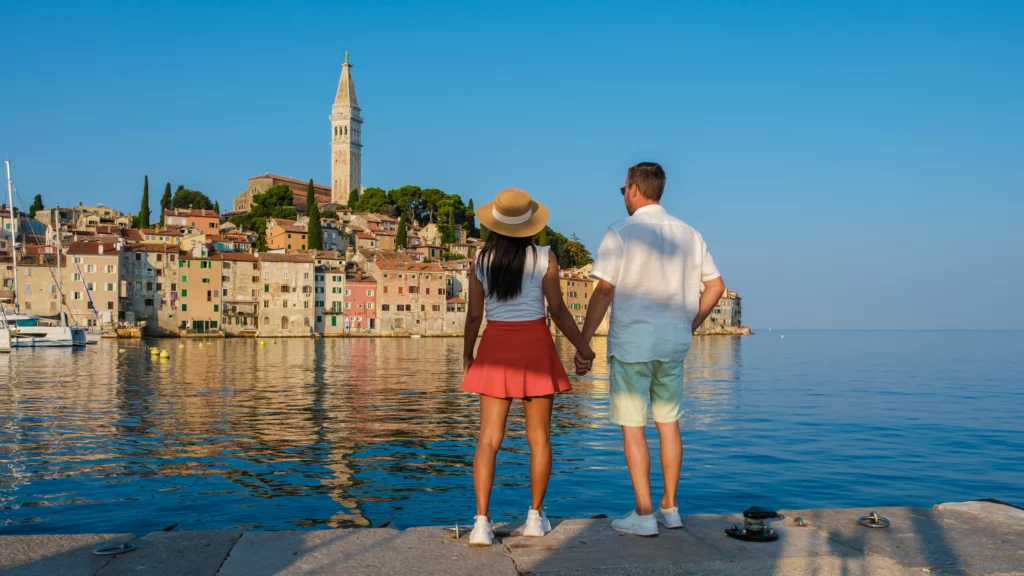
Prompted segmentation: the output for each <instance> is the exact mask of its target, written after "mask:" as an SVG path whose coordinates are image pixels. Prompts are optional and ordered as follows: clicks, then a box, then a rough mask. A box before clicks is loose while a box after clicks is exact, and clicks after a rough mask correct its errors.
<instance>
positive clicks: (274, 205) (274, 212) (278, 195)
mask: <svg viewBox="0 0 1024 576" xmlns="http://www.w3.org/2000/svg"><path fill="white" fill-rule="evenodd" d="M249 214H250V215H251V216H255V217H263V218H282V219H284V220H295V216H296V214H295V206H294V205H293V204H292V189H291V188H289V187H288V186H287V185H285V184H278V185H276V186H271V187H270V188H267V189H266V190H264V191H263V192H262V193H260V194H253V196H252V202H251V203H250V205H249Z"/></svg>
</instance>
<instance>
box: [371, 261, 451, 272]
mask: <svg viewBox="0 0 1024 576" xmlns="http://www.w3.org/2000/svg"><path fill="white" fill-rule="evenodd" d="M373 264H374V266H376V267H377V268H378V269H380V270H404V271H407V272H444V269H442V268H441V266H440V265H438V264H420V263H418V262H387V261H385V260H377V261H375V262H374V263H373Z"/></svg>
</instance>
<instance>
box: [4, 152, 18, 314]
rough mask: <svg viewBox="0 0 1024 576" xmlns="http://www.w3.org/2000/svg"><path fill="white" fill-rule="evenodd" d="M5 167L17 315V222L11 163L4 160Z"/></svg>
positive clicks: (16, 310) (13, 286)
mask: <svg viewBox="0 0 1024 576" xmlns="http://www.w3.org/2000/svg"><path fill="white" fill-rule="evenodd" d="M4 165H5V166H7V207H8V208H10V210H11V258H12V259H13V261H14V281H13V282H12V283H11V287H12V288H14V313H15V314H17V313H18V310H19V306H18V246H17V244H18V221H17V220H15V219H14V195H13V194H12V193H11V188H12V187H13V185H12V184H11V161H10V160H5V161H4Z"/></svg>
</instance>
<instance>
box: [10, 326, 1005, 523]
mask: <svg viewBox="0 0 1024 576" xmlns="http://www.w3.org/2000/svg"><path fill="white" fill-rule="evenodd" d="M792 341H793V342H794V344H795V345H799V339H797V338H793V339H792ZM777 342H778V341H777V340H772V341H768V340H763V341H758V340H756V339H740V338H738V337H737V338H730V337H702V338H695V339H694V341H693V345H692V348H691V352H690V355H689V357H688V358H687V362H686V366H687V370H686V395H687V399H686V420H685V422H684V430H685V435H686V462H685V464H684V468H685V471H684V478H683V486H682V490H683V491H684V492H685V493H687V494H690V495H691V496H694V497H693V498H691V499H689V500H687V499H686V498H684V501H687V502H689V505H686V506H687V507H688V509H696V510H700V511H709V512H710V511H719V510H722V509H733V508H734V507H735V506H738V505H739V504H738V499H740V498H745V496H744V494H746V495H748V496H749V494H751V493H753V494H762V495H771V496H772V498H774V500H772V501H770V502H766V503H772V502H779V501H780V500H781V501H782V502H779V505H781V504H784V503H786V502H788V501H795V502H799V501H800V499H801V498H804V497H806V493H805V492H802V491H801V489H796V490H788V489H785V488H783V489H781V490H780V489H779V487H778V486H777V485H771V484H769V482H771V479H770V478H766V479H765V480H764V482H765V483H764V484H760V485H759V484H756V483H754V484H751V485H749V486H747V487H746V488H745V491H740V493H739V495H737V491H736V490H735V489H729V488H728V487H723V486H722V484H723V483H724V481H725V480H726V479H728V478H729V477H730V476H731V475H732V474H734V473H735V472H737V471H740V470H743V469H747V468H749V467H750V466H752V465H757V464H758V463H771V462H776V461H781V460H785V461H788V462H791V463H793V462H804V463H806V462H808V461H809V460H811V459H817V461H818V462H817V463H816V465H818V466H822V467H823V468H824V471H823V472H822V474H821V476H826V477H827V474H826V473H825V471H827V472H828V474H835V473H836V468H842V466H844V465H848V463H844V462H843V461H841V460H835V461H831V460H830V461H826V462H824V463H822V462H821V460H822V458H823V456H822V451H821V448H820V446H817V445H814V444H813V443H806V442H804V443H801V441H800V440H798V439H799V438H804V437H806V435H807V429H806V428H805V425H806V421H808V420H809V421H811V422H815V421H820V422H828V423H830V424H833V425H837V426H838V425H840V424H841V423H842V420H843V419H842V418H838V419H837V418H836V416H835V414H833V413H831V412H830V408H829V407H827V406H824V405H814V404H813V400H808V399H813V398H816V396H815V393H816V392H817V391H818V388H819V386H820V377H821V375H820V374H819V373H816V372H815V371H814V370H811V369H808V368H807V366H800V372H792V371H790V369H789V368H788V366H790V365H791V364H793V363H792V362H791V363H784V362H783V363H780V362H777V361H776V359H777V358H778V357H779V350H776V349H775V348H773V347H775V346H778V344H776V343H777ZM785 342H786V343H787V344H788V343H790V342H791V340H788V339H787V340H786V341H785ZM810 342H812V341H809V343H810ZM145 344H151V343H149V342H147V343H145ZM159 344H160V345H161V346H167V347H168V348H169V349H170V352H171V358H169V359H164V360H161V359H158V358H152V357H151V356H150V354H149V352H148V350H147V349H146V348H145V346H143V345H131V346H129V347H127V349H126V351H125V353H118V350H117V344H116V343H113V342H109V341H104V342H102V343H101V344H100V345H98V346H94V347H89V348H87V349H85V350H79V351H75V352H73V353H70V354H69V353H68V352H67V351H60V350H19V351H17V353H14V354H10V355H4V356H0V456H2V464H0V506H2V517H0V526H2V527H3V531H4V532H8V533H10V532H15V533H18V532H21V533H29V532H122V531H130V532H146V531H149V530H155V529H159V528H161V527H164V526H167V525H170V524H175V523H177V524H179V525H180V526H181V528H183V529H217V528H227V527H241V528H272V529H287V528H295V527H304V528H321V527H348V526H369V525H373V524H375V523H379V522H381V521H384V520H387V519H401V520H400V522H399V523H400V525H403V526H409V525H416V524H419V525H422V524H440V523H450V522H453V521H455V520H456V519H462V520H465V518H466V517H469V516H471V514H472V510H473V493H472V479H471V475H470V469H471V465H472V453H473V446H474V441H475V433H476V430H477V426H478V418H477V401H476V398H475V397H474V396H472V395H467V394H464V393H462V392H461V391H460V390H459V384H460V383H461V376H462V374H461V368H462V363H461V353H462V341H461V340H458V339H426V338H424V339H418V340H413V339H382V340H375V339H351V340H345V339H325V340H317V341H311V340H298V339H295V340H278V341H277V342H276V343H271V342H270V341H268V342H267V343H266V345H265V346H259V344H258V342H256V341H249V340H222V341H211V342H206V343H203V346H202V347H200V345H199V344H200V343H199V342H192V341H188V342H184V346H183V347H182V348H178V347H177V346H178V342H176V341H162V342H160V343H159ZM595 344H596V345H595V351H596V352H597V353H598V358H599V360H598V361H597V362H596V363H595V367H594V372H593V373H592V374H591V375H588V376H587V377H585V378H583V379H576V380H574V382H573V384H574V390H573V392H572V393H570V394H566V395H563V396H560V397H559V399H558V401H557V403H556V411H555V414H554V415H553V433H552V443H553V451H554V457H555V469H554V477H553V479H552V484H551V491H550V496H549V502H548V504H549V510H550V513H551V514H552V515H553V516H556V517H557V516H563V517H564V516H583V515H590V514H596V513H610V512H616V511H618V507H620V505H623V504H625V505H626V506H628V502H629V494H630V492H629V490H630V489H629V480H628V476H627V475H626V473H625V469H624V468H625V462H624V459H623V457H622V453H621V447H620V444H621V439H620V435H619V431H618V430H617V428H615V427H614V426H612V425H611V424H610V423H609V422H608V381H607V376H608V366H607V364H606V362H605V361H604V360H603V358H604V355H605V350H604V346H605V342H604V341H603V340H598V341H596V342H595ZM751 345H755V346H756V347H755V348H754V350H755V354H754V357H755V362H754V364H755V365H756V370H752V369H751V368H749V367H747V366H746V365H745V364H749V363H750V362H749V361H745V358H744V355H745V354H748V353H749V350H748V348H749V347H750V346H751ZM808 345H810V344H808ZM557 346H558V350H559V353H560V355H561V356H562V358H563V360H564V361H565V364H566V366H570V365H571V359H572V355H573V349H572V347H571V345H569V344H568V342H566V341H565V340H558V342H557ZM829 369H830V367H829V366H828V365H825V366H822V370H824V371H826V372H827V371H828V370H829ZM748 370H751V372H749V373H748ZM780 382H785V383H786V385H787V386H789V388H787V389H785V392H784V393H785V394H788V395H789V396H790V397H791V398H793V399H795V406H797V407H799V408H801V410H802V412H799V413H798V414H799V416H800V419H799V420H798V419H795V418H794V417H793V415H792V413H793V409H792V406H793V405H794V404H791V405H790V406H779V405H778V402H777V400H776V399H777V398H778V396H779V392H778V388H779V383H780ZM847 400H849V401H851V402H857V401H859V400H858V397H856V396H851V397H849V398H847ZM773 402H774V404H773ZM808 406H811V407H810V408H808ZM988 422H990V423H996V424H995V425H997V426H998V425H1002V424H999V422H1004V423H1005V421H1003V420H1000V419H999V418H992V419H990V420H988ZM861 424H863V423H862V422H861ZM974 425H976V424H974V423H972V426H974ZM863 432H864V428H862V427H860V428H855V429H851V430H849V431H843V430H839V429H837V430H834V431H833V432H832V436H831V438H830V440H829V441H830V442H831V446H830V447H831V449H834V450H836V451H839V452H842V451H846V452H850V451H852V452H863V450H864V445H863V444H861V442H862V441H863V440H862V436H863ZM902 433H905V434H908V435H912V434H914V433H915V432H914V431H913V430H910V429H908V430H904V431H898V432H897V436H898V435H899V434H902ZM652 440H654V437H652ZM989 440H991V433H988V434H987V435H986V434H984V433H983V434H982V436H981V439H979V441H978V442H977V444H978V445H981V444H983V443H985V442H987V441H989ZM936 441H938V442H941V441H942V440H941V439H937V440H936ZM961 441H964V440H963V437H961ZM968 443H970V442H968ZM989 446H991V443H989ZM1009 446H1010V447H1011V448H1013V449H1018V448H1022V447H1024V446H1020V441H1019V440H1018V441H1017V443H1016V444H1013V443H1012V442H1011V443H1010V444H1009ZM653 447H654V448H656V443H655V444H654V445H653ZM975 448H976V447H975ZM787 451H788V452H787ZM801 451H803V452H801ZM1001 454H1002V453H999V454H997V457H998V458H1001V457H1002V455H1001ZM655 457H656V456H655ZM528 469H529V458H528V448H527V443H526V439H525V427H524V420H523V414H522V409H521V407H520V406H519V405H515V406H514V408H513V411H512V413H511V414H510V418H509V432H508V435H507V438H506V441H505V445H504V450H503V451H502V453H501V454H500V456H499V461H498V477H497V478H496V486H497V490H496V491H495V495H494V502H493V509H494V510H495V513H496V515H497V516H498V517H502V518H512V517H516V516H517V515H522V513H523V511H524V510H525V509H526V505H527V504H528ZM988 471H989V472H991V470H988ZM791 473H792V474H793V475H794V476H795V477H797V478H799V477H801V474H803V475H804V476H806V473H805V472H801V470H800V469H799V467H796V468H795V469H793V470H791ZM1016 473H1017V474H1019V471H1018V472H1016ZM1013 474H1014V472H1012V471H1011V472H1010V473H1009V475H1004V476H1002V477H1000V476H999V475H998V474H997V475H996V476H995V479H994V480H993V482H994V484H993V485H994V486H995V487H996V488H997V489H996V490H994V491H993V492H990V493H987V494H983V495H993V496H998V494H996V492H998V488H999V487H1000V486H1013V484H1012V483H1011V481H1013V480H1015V479H1018V478H1019V476H1013ZM812 476H815V477H819V476H818V475H812ZM944 480H947V481H948V478H945V479H944ZM936 484H938V482H936ZM1016 485H1017V486H1019V485H1020V483H1018V484H1016ZM918 488H921V487H918ZM818 490H819V492H818V494H817V496H819V497H820V498H822V499H823V500H827V499H828V498H835V497H836V496H834V494H844V495H847V496H849V494H850V493H849V492H848V491H846V490H845V489H844V488H843V487H842V486H838V485H837V484H836V481H835V480H834V479H833V480H832V483H831V484H828V481H827V480H826V481H825V485H823V486H819V487H818ZM833 493H834V494H833ZM780 494H781V496H780ZM830 494H833V495H832V496H830ZM1004 496H1005V495H1004ZM852 498H854V499H855V498H856V495H854V496H853V497H852ZM747 503H749V502H747ZM801 503H804V504H806V505H816V504H819V503H817V502H810V503H805V502H801ZM824 503H832V502H822V503H820V504H824ZM900 503H903V502H900ZM852 504H854V503H851V505H852ZM613 506H614V507H613ZM610 507H612V509H609V508H610Z"/></svg>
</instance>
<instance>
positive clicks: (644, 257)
mask: <svg viewBox="0 0 1024 576" xmlns="http://www.w3.org/2000/svg"><path fill="white" fill-rule="evenodd" d="M664 190H665V171H664V170H663V169H662V168H661V166H659V165H658V164H655V163H654V162H641V163H640V164H637V165H636V166H633V167H632V168H630V169H629V171H628V172H627V173H626V185H625V186H623V187H622V189H621V191H622V196H623V199H624V200H625V203H626V211H627V212H629V217H628V218H626V219H625V220H620V221H619V222H616V223H615V224H612V226H611V227H610V228H609V229H608V232H607V233H606V234H605V237H604V240H603V241H602V242H601V247H600V249H598V252H597V262H596V263H595V264H594V270H593V271H592V272H591V276H593V277H594V278H595V279H596V280H598V284H597V287H596V288H595V289H594V294H593V296H591V298H590V304H589V306H588V308H587V319H586V321H585V322H584V324H583V338H584V339H585V340H586V341H587V342H589V341H590V339H591V338H592V337H593V336H594V333H595V332H596V331H597V327H598V325H600V324H601V320H602V319H603V318H604V315H605V312H607V310H608V306H609V304H611V306H612V317H611V327H610V329H609V332H608V364H609V372H610V375H611V391H610V394H609V396H610V397H609V404H610V407H611V410H610V411H611V418H612V421H613V422H615V423H616V424H618V425H620V426H621V427H622V439H623V447H624V450H625V452H626V464H627V465H628V466H629V475H630V477H631V479H632V481H633V491H634V493H635V496H636V508H635V509H634V510H633V511H631V512H630V513H629V514H627V515H626V516H625V517H623V518H622V519H619V520H615V521H613V522H612V527H613V528H615V529H616V530H618V531H619V532H625V533H629V534H636V535H639V536H657V535H658V523H661V524H662V525H664V526H665V527H666V528H681V527H682V525H683V524H682V521H681V520H680V518H679V511H678V508H677V506H676V487H677V486H678V484H679V473H680V469H681V467H682V463H683V443H682V435H681V433H680V430H679V420H680V419H681V418H682V416H683V409H682V400H683V358H685V357H686V353H687V352H688V351H689V349H690V339H691V337H692V335H693V332H694V331H696V329H697V327H698V326H700V325H701V323H702V322H704V319H705V318H707V317H708V314H710V313H711V310H712V309H713V308H714V307H715V304H716V303H717V302H718V299H719V298H720V297H721V296H722V293H723V292H724V291H725V284H724V283H723V282H722V278H721V275H720V274H719V273H718V269H717V268H715V263H714V261H713V260H712V259H711V254H709V253H708V249H707V246H706V245H705V244H704V239H703V238H701V235H700V233H698V232H697V231H696V230H694V229H693V228H691V227H690V226H689V225H687V224H686V223H685V222H683V221H682V220H679V219H678V218H675V217H674V216H672V215H670V214H669V213H668V212H666V211H665V209H664V208H662V207H661V205H660V204H659V202H660V201H661V196H662V193H663V192H664ZM702 286H703V291H702ZM575 363H576V371H577V372H578V373H581V374H583V373H586V372H587V371H588V370H590V367H591V362H588V361H587V360H585V359H584V358H583V357H581V356H579V355H577V356H576V359H575ZM648 399H650V403H651V409H652V412H653V414H654V422H655V424H656V425H657V427H658V436H659V438H660V439H661V470H662V474H663V475H664V477H665V493H664V494H663V495H662V497H661V502H660V504H659V509H658V510H655V509H654V504H653V502H652V500H651V480H650V469H651V454H650V451H649V450H648V448H647V440H646V438H645V437H644V428H645V426H646V425H647V403H648Z"/></svg>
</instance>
